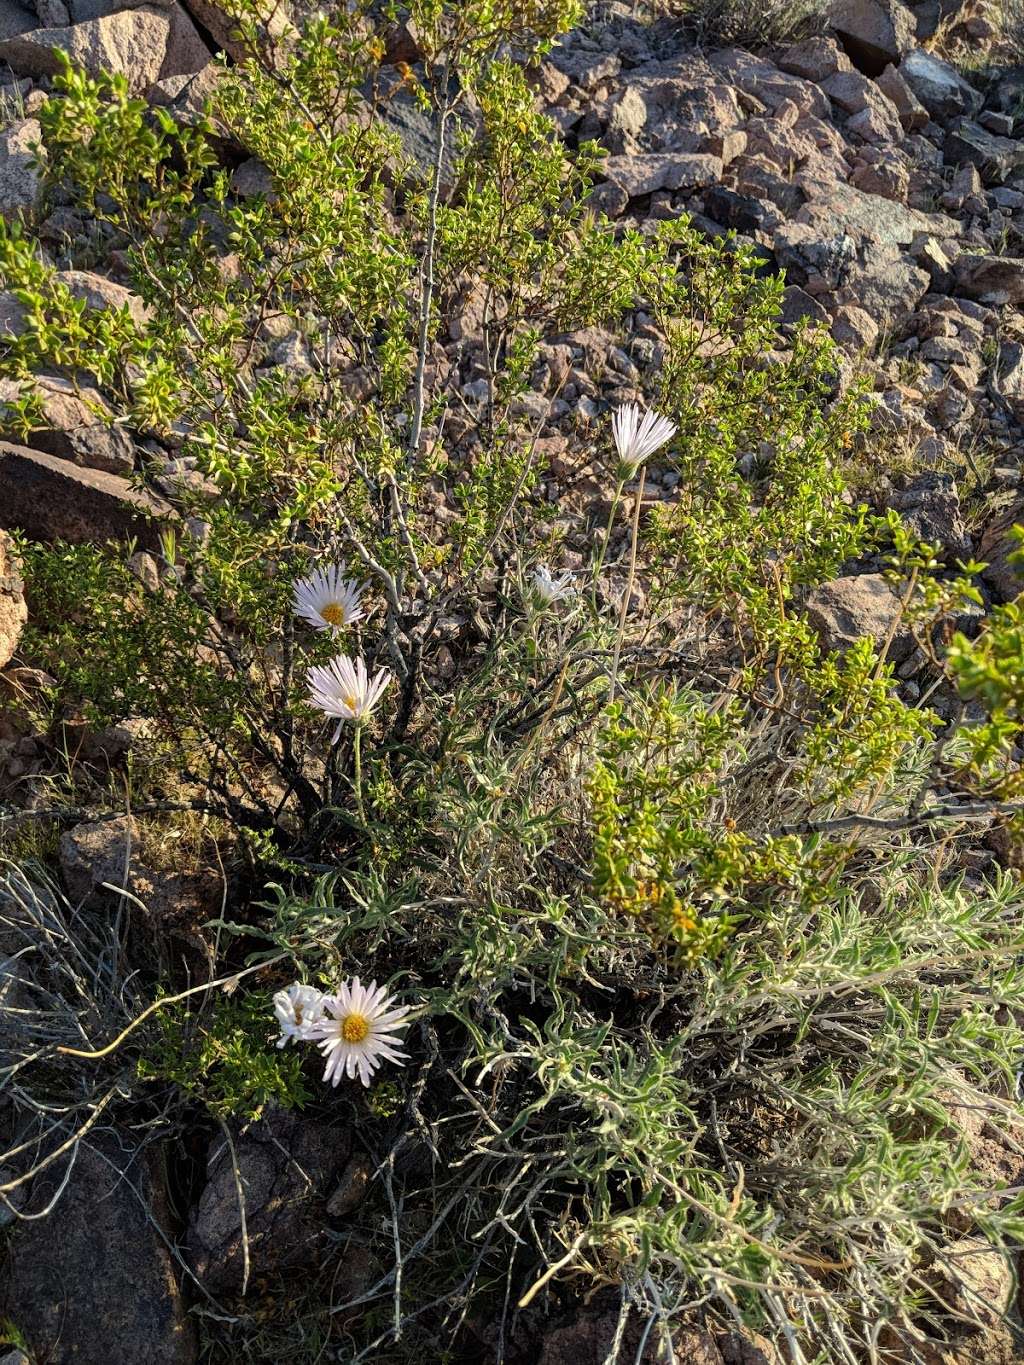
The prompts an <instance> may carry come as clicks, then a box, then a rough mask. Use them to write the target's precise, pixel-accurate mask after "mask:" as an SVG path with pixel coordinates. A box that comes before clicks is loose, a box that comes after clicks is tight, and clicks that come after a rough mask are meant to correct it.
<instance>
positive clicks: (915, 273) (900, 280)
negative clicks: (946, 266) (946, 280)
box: [838, 199, 931, 326]
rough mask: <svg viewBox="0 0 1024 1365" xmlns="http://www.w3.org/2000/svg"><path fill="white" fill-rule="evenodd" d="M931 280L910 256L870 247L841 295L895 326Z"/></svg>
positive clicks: (911, 307)
mask: <svg viewBox="0 0 1024 1365" xmlns="http://www.w3.org/2000/svg"><path fill="white" fill-rule="evenodd" d="M878 202H879V203H885V202H886V201H885V200H882V199H880V200H879V201H878ZM930 284H931V280H930V278H929V276H928V274H927V273H926V272H925V271H924V270H922V269H921V268H920V267H919V266H917V265H915V264H914V262H913V261H912V260H911V259H910V258H909V257H907V256H903V255H899V254H897V253H895V252H891V253H890V252H886V251H884V250H878V251H872V250H870V248H869V249H868V251H867V252H866V255H865V258H864V261H863V262H862V263H861V264H860V265H859V266H858V268H857V269H856V270H855V271H854V272H852V274H851V275H850V277H849V278H848V279H847V282H846V286H845V288H844V289H843V290H841V291H840V293H839V295H838V299H839V302H841V303H852V304H856V306H857V307H859V308H864V309H865V310H866V311H867V312H868V313H870V314H871V316H872V317H873V318H875V319H876V320H877V321H880V322H885V323H888V324H889V325H890V326H892V325H894V324H896V323H898V322H900V321H901V320H902V319H903V318H904V317H905V316H906V315H907V314H908V313H912V312H913V311H914V309H915V308H916V307H917V305H918V304H919V303H920V301H921V299H922V298H924V296H925V294H926V293H927V292H928V289H929V287H930Z"/></svg>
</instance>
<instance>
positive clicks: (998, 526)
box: [977, 475, 1024, 602]
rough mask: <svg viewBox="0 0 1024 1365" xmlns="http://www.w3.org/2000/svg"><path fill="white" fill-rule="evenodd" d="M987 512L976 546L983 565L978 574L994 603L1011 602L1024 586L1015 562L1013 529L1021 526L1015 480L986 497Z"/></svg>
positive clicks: (1023, 517) (1023, 518)
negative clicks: (986, 518) (993, 495)
mask: <svg viewBox="0 0 1024 1365" xmlns="http://www.w3.org/2000/svg"><path fill="white" fill-rule="evenodd" d="M1018 478H1019V475H1018ZM988 513H989V516H988V521H987V522H986V523H985V525H984V526H983V527H982V531H981V535H980V537H979V539H978V546H977V556H978V558H979V559H980V560H981V561H982V563H983V564H985V565H986V566H987V567H986V568H985V570H984V572H983V573H982V575H981V576H982V578H983V579H984V581H985V583H986V584H987V585H988V587H989V588H990V589H991V590H992V595H993V597H994V598H995V599H996V601H997V602H1012V601H1013V599H1014V598H1015V597H1016V596H1017V595H1018V594H1019V593H1020V591H1021V590H1022V589H1024V574H1022V572H1021V567H1020V565H1019V564H1017V563H1016V562H1015V556H1016V554H1017V552H1018V550H1019V548H1020V544H1019V541H1018V540H1017V538H1016V536H1015V535H1014V534H1013V529H1014V527H1015V526H1021V525H1024V499H1022V498H1021V496H1020V493H1019V491H1018V487H1017V484H1016V482H1015V483H1014V485H1012V486H1011V487H1010V488H1008V489H1006V490H1002V491H1000V492H999V493H997V494H996V495H995V497H993V498H991V499H990V500H989V504H988Z"/></svg>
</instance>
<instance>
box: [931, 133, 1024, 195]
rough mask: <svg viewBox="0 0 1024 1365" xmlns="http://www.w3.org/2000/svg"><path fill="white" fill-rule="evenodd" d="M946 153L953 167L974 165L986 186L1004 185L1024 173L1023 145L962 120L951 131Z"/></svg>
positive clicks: (944, 149) (944, 147)
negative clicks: (1017, 174)
mask: <svg viewBox="0 0 1024 1365" xmlns="http://www.w3.org/2000/svg"><path fill="white" fill-rule="evenodd" d="M943 151H944V153H945V157H946V160H947V161H948V162H949V163H950V165H952V166H963V165H970V166H974V167H975V168H976V169H977V170H978V172H979V173H980V175H981V178H982V180H983V181H984V183H985V184H986V185H999V184H1002V182H1003V181H1004V180H1006V179H1007V178H1008V177H1009V176H1011V175H1013V174H1014V173H1015V172H1017V171H1021V170H1024V145H1022V144H1021V143H1020V142H1017V141H1015V140H1014V139H1013V138H1009V137H999V136H997V134H995V133H990V132H988V131H987V129H985V128H983V127H982V126H981V124H980V123H972V122H971V121H970V119H962V120H960V122H958V123H957V124H955V125H954V127H952V128H951V129H950V130H949V132H948V133H947V134H946V140H945V143H944V146H943Z"/></svg>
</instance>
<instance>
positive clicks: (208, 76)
mask: <svg viewBox="0 0 1024 1365" xmlns="http://www.w3.org/2000/svg"><path fill="white" fill-rule="evenodd" d="M224 72H225V68H224V67H223V66H222V65H221V64H220V63H219V62H207V64H206V65H205V66H204V67H203V68H202V70H200V71H197V72H195V73H194V74H193V75H184V76H167V77H165V78H164V79H162V80H159V81H157V82H156V83H155V84H154V85H153V86H151V87H150V90H149V95H148V99H149V102H150V104H159V105H162V106H163V107H164V108H166V109H170V111H171V113H172V114H173V116H174V120H175V122H176V123H180V124H186V125H187V126H188V127H190V128H194V127H195V126H196V125H197V124H198V123H200V122H202V121H207V120H208V121H209V122H210V123H211V124H212V126H213V134H214V137H215V138H216V140H217V142H219V143H220V146H221V148H222V150H224V151H225V152H230V153H231V154H233V155H235V156H237V155H239V154H240V153H241V152H243V151H244V148H243V147H242V146H241V144H240V143H239V141H238V139H237V137H236V135H235V134H234V133H232V132H231V130H230V129H229V128H228V126H227V125H226V124H225V123H224V122H222V120H221V119H219V118H217V117H216V115H212V116H211V115H208V114H207V108H208V106H209V103H210V101H211V100H212V99H213V98H214V96H215V95H216V93H217V86H218V85H219V84H220V82H221V80H222V79H223V77H224Z"/></svg>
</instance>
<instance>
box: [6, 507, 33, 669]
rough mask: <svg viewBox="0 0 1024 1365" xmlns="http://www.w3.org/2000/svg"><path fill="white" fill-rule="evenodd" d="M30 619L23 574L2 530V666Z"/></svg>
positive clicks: (9, 540)
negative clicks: (24, 593) (23, 585)
mask: <svg viewBox="0 0 1024 1365" xmlns="http://www.w3.org/2000/svg"><path fill="white" fill-rule="evenodd" d="M27 620H28V612H27V610H26V607H25V598H24V595H23V593H22V582H21V575H20V574H19V573H18V566H17V564H16V563H15V559H14V547H13V545H12V544H11V538H10V536H7V535H5V534H4V533H3V531H0V668H3V666H4V665H5V664H6V663H7V662H8V661H9V660H10V658H11V656H12V655H13V654H14V651H15V650H16V649H17V647H18V641H19V640H20V639H21V631H22V627H23V626H24V624H25V622H26V621H27Z"/></svg>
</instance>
